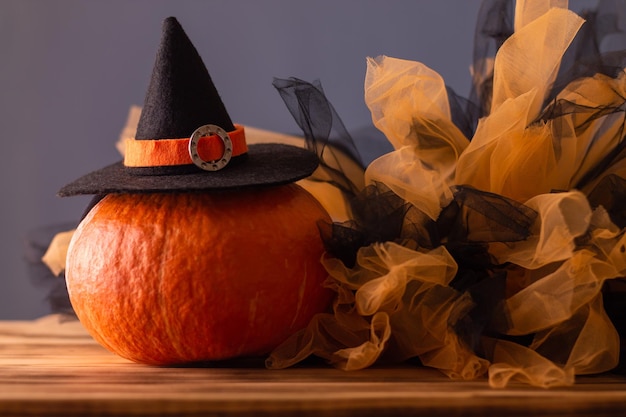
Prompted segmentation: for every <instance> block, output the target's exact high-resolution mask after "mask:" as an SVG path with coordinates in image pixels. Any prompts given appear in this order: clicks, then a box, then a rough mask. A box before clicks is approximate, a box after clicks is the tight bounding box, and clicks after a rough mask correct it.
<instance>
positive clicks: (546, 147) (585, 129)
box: [267, 0, 626, 388]
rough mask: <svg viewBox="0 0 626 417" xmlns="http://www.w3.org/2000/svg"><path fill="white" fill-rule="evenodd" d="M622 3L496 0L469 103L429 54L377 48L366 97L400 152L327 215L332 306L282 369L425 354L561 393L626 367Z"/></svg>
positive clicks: (455, 368)
mask: <svg viewBox="0 0 626 417" xmlns="http://www.w3.org/2000/svg"><path fill="white" fill-rule="evenodd" d="M623 6H624V3H623V2H622V3H619V2H617V1H613V2H610V1H602V2H600V4H599V6H598V8H597V9H596V10H593V11H587V12H584V13H582V14H581V16H578V15H577V14H575V13H573V12H572V11H569V10H568V9H567V7H568V4H567V1H563V0H555V1H551V2H544V1H536V0H526V1H517V2H516V3H515V5H514V6H513V2H510V1H503V0H490V1H486V2H485V3H484V5H483V7H482V8H481V12H480V16H479V27H478V29H477V32H476V38H475V40H476V45H475V47H476V49H475V51H474V52H475V55H474V63H473V65H472V77H473V80H474V85H473V90H472V92H471V95H470V99H469V100H464V99H462V98H460V97H459V96H458V95H456V94H455V93H454V92H452V91H451V90H450V89H449V88H448V87H447V86H446V85H445V83H444V80H443V79H442V78H441V77H440V76H439V75H438V74H437V73H436V72H435V71H433V70H432V69H430V68H428V67H427V66H426V65H424V64H422V63H419V62H411V61H406V60H400V59H395V58H389V57H385V56H382V57H378V58H370V59H368V60H367V74H366V76H365V100H366V104H367V105H368V107H369V109H370V111H371V113H372V120H373V123H374V125H375V126H376V127H378V128H379V129H380V130H381V131H382V132H383V133H384V134H385V135H386V137H387V138H388V140H389V142H390V143H391V144H392V145H393V149H394V150H393V151H392V152H390V153H389V154H386V155H383V156H382V157H380V158H379V159H377V160H375V161H373V162H372V163H371V164H370V165H369V166H368V167H367V169H366V171H365V174H364V178H365V186H364V187H363V188H362V189H359V191H358V192H356V193H353V195H352V196H351V198H350V207H351V213H350V215H351V217H350V219H349V220H348V221H346V222H342V223H334V224H329V225H323V226H322V227H321V230H322V233H323V237H324V239H325V242H326V245H327V250H328V253H327V255H326V257H325V258H324V259H323V264H324V266H325V268H326V270H327V271H328V273H329V279H328V282H327V285H328V286H329V287H330V288H332V289H333V290H334V291H335V292H336V294H337V296H336V298H335V303H334V306H333V311H332V312H329V313H326V314H322V315H319V316H317V317H316V318H314V319H313V321H312V322H311V324H310V325H309V326H308V327H307V328H306V329H304V330H302V331H301V332H299V333H297V334H295V335H293V337H291V338H290V339H289V340H287V341H286V342H285V343H283V344H282V345H281V346H280V347H279V348H277V349H276V350H275V351H274V352H273V353H272V354H271V356H270V358H269V359H268V361H267V365H268V366H269V367H271V368H284V367H288V366H292V365H294V364H296V363H298V362H300V361H302V360H303V359H305V358H307V357H309V356H311V355H315V356H318V357H321V358H324V359H325V360H327V361H328V362H329V363H331V364H333V365H335V366H337V367H339V368H341V369H346V370H355V369H362V368H365V367H368V366H371V365H372V364H374V363H389V362H396V363H397V362H403V361H406V360H407V359H414V358H417V359H419V362H420V363H421V364H422V365H424V366H430V367H433V368H436V369H439V370H441V371H442V372H444V373H445V374H447V375H449V376H450V377H451V378H461V379H473V378H478V377H483V376H486V377H488V378H489V383H490V384H491V386H493V387H504V386H506V385H507V384H509V383H511V382H512V381H518V382H523V383H527V384H531V385H535V386H540V387H546V388H547V387H554V386H563V385H571V384H573V383H574V381H575V376H576V375H581V374H590V373H599V372H605V371H609V370H612V369H615V368H616V367H617V366H618V363H619V360H620V333H618V329H622V330H623V329H626V326H625V325H624V316H625V315H624V313H622V312H621V311H620V309H619V307H615V306H619V305H620V302H621V305H622V306H623V305H624V303H625V302H626V292H624V290H623V288H624V285H623V283H624V281H625V279H626V223H625V220H626V214H625V213H626V212H625V210H626V204H625V203H624V202H625V201H626V136H625V132H626V131H625V126H626V116H625V114H626V104H625V103H626V52H625V51H624V50H623V49H624V48H623V47H624V44H621V47H622V49H621V50H611V51H609V52H600V49H599V46H598V45H600V44H601V43H602V41H603V40H605V39H607V38H608V37H610V36H611V35H615V34H616V33H619V28H620V27H622V26H620V24H619V23H617V21H618V20H619V13H618V12H619V10H620V7H622V10H623ZM601 22H603V23H602V24H601ZM607 22H608V23H607ZM287 104H288V106H289V103H287ZM301 108H302V107H300V109H301ZM292 113H293V110H292ZM317 117H320V115H319V114H316V113H309V114H307V115H306V117H303V119H306V120H315V119H316V118H317ZM322 117H325V118H326V120H327V121H328V120H329V118H328V116H322ZM333 117H335V116H333ZM348 177H349V176H348ZM351 182H352V183H353V184H357V183H358V181H351ZM356 188H359V187H356ZM619 288H622V289H621V290H620V289H619ZM607 300H608V301H607ZM621 337H622V340H623V339H624V338H626V334H622V335H621ZM622 353H623V349H622Z"/></svg>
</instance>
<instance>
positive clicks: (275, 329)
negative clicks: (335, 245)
mask: <svg viewBox="0 0 626 417" xmlns="http://www.w3.org/2000/svg"><path fill="white" fill-rule="evenodd" d="M320 220H323V221H330V219H329V217H328V214H327V213H326V211H325V210H324V209H323V208H322V206H321V205H320V204H319V203H318V201H317V200H316V199H315V198H313V197H312V196H311V195H310V194H309V193H308V192H307V191H305V190H304V189H303V188H301V187H300V186H298V185H296V184H288V185H282V186H276V187H267V188H261V189H254V190H246V191H231V192H211V193H171V194H159V193H156V194H110V195H107V196H106V197H105V198H104V199H103V200H101V201H100V202H99V203H98V204H97V205H96V206H95V207H94V208H93V209H92V210H91V211H90V212H89V214H88V215H87V216H86V217H85V218H84V219H83V221H82V222H81V224H80V225H79V226H78V228H77V230H76V232H75V234H74V236H73V238H72V241H71V243H70V246H69V249H68V255H67V270H66V280H67V287H68V292H69V295H70V300H71V302H72V306H73V308H74V310H75V312H76V314H77V315H78V317H79V319H80V321H81V322H82V323H83V325H84V326H85V327H86V329H87V330H88V331H89V332H90V333H91V335H92V336H93V337H94V338H95V339H96V340H97V341H99V342H100V343H101V344H102V345H103V346H105V347H106V348H108V349H109V350H111V351H112V352H114V353H117V354H118V355H120V356H122V357H125V358H128V359H130V360H132V361H135V362H140V363H147V364H176V363H189V362H196V361H213V360H222V359H228V358H236V357H245V356H257V355H264V354H267V353H269V352H270V351H271V350H272V349H273V348H274V347H276V346H277V345H278V344H280V343H281V342H282V341H284V340H285V339H286V338H287V337H288V336H289V335H291V334H292V333H294V332H296V331H297V330H300V329H301V328H303V327H305V326H306V325H307V324H308V322H309V320H310V319H311V318H312V316H313V315H314V314H316V313H319V312H322V311H325V310H326V309H327V307H328V306H329V303H330V300H331V297H332V294H331V292H330V291H329V290H328V289H326V288H324V287H323V282H324V280H325V279H326V276H327V274H326V272H325V270H324V269H323V267H322V265H321V263H320V258H321V256H322V253H323V250H324V249H323V245H322V242H321V239H320V236H319V231H318V228H317V222H318V221H320Z"/></svg>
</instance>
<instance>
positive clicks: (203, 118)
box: [136, 17, 235, 139]
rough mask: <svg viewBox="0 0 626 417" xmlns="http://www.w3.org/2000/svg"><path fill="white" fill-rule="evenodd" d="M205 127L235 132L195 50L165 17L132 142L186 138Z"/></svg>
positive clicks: (177, 28)
mask: <svg viewBox="0 0 626 417" xmlns="http://www.w3.org/2000/svg"><path fill="white" fill-rule="evenodd" d="M206 124H214V125H217V126H220V127H221V128H222V129H224V130H225V131H227V132H230V131H233V130H234V129H235V127H234V126H233V122H232V121H231V119H230V116H229V115H228V112H227V111H226V108H225V107H224V103H223V102H222V100H221V98H220V97H219V94H218V92H217V89H216V88H215V85H213V81H212V80H211V76H210V75H209V72H208V71H207V68H206V66H205V65H204V63H203V62H202V58H200V55H198V51H197V50H196V48H195V47H194V46H193V44H192V43H191V41H190V40H189V38H188V37H187V34H186V33H185V31H184V30H183V28H182V27H181V26H180V23H178V21H177V20H176V18H174V17H169V18H167V19H165V21H164V22H163V35H162V37H161V45H160V47H159V50H158V52H157V56H156V61H155V63H154V69H153V70H152V78H151V79H150V84H149V86H148V91H147V92H146V98H145V102H144V106H143V110H142V112H141V118H140V119H139V125H138V126H137V135H136V139H169V138H184V137H189V136H190V135H191V134H192V133H193V131H194V130H196V129H197V128H198V127H199V126H202V125H206Z"/></svg>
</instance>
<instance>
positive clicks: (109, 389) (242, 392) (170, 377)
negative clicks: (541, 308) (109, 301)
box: [0, 316, 626, 417]
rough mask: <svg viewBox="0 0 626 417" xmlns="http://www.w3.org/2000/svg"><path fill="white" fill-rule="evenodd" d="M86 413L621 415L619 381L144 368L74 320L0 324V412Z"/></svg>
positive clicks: (625, 403) (624, 399) (398, 371)
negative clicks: (546, 385) (546, 383)
mask: <svg viewBox="0 0 626 417" xmlns="http://www.w3.org/2000/svg"><path fill="white" fill-rule="evenodd" d="M96 415H97V416H109V415H124V416H136V415H137V416H146V415H167V416H201V415H207V416H212V415H215V416H231V415H254V416H284V415H297V416H303V417H304V416H386V415H391V416H402V415H424V416H523V415H532V416H557V415H559V416H561V415H562V416H586V415H590V416H626V378H624V377H621V376H616V375H600V376H589V377H579V378H578V379H577V383H576V385H574V386H573V387H569V388H559V389H549V390H545V389H538V388H532V387H528V386H523V385H513V386H511V387H509V388H507V389H501V390H496V389H492V388H489V386H488V384H487V381H486V380H478V381H471V382H466V381H451V380H449V379H448V378H447V377H445V376H443V375H441V374H440V373H439V372H438V371H435V370H432V369H426V368H422V367H418V366H413V365H406V366H403V367H397V368H372V369H367V370H363V371H357V372H343V371H339V370H335V369H333V368H330V367H326V366H314V365H310V366H302V367H297V368H292V369H286V370H280V371H270V370H267V369H265V368H263V367H262V363H261V362H260V361H252V360H251V361H247V362H234V363H226V364H224V363H222V364H219V365H214V366H204V367H154V366H145V365H139V364H134V363H131V362H129V361H126V360H124V359H122V358H119V357H117V356H115V355H113V354H111V353H109V352H107V351H106V350H104V349H103V348H101V347H100V346H99V345H98V344H97V343H95V342H94V341H93V339H91V338H90V337H89V335H87V334H86V333H85V331H84V330H83V329H82V327H81V326H80V324H79V323H78V322H76V321H69V322H62V321H60V318H59V317H58V316H48V317H45V318H42V319H40V320H36V321H32V322H24V321H22V322H19V321H13V322H0V416H2V417H5V416H6V417H8V416H96Z"/></svg>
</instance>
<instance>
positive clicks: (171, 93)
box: [58, 17, 318, 197]
mask: <svg viewBox="0 0 626 417" xmlns="http://www.w3.org/2000/svg"><path fill="white" fill-rule="evenodd" d="M317 165H318V159H317V156H316V155H315V154H314V153H312V152H310V151H308V150H305V149H303V148H298V147H295V146H289V145H284V144H277V143H264V144H251V145H247V143H246V139H245V131H244V128H243V126H239V125H234V124H233V122H232V121H231V118H230V116H229V115H228V112H227V111H226V108H225V107H224V104H223V102H222V100H221V98H220V97H219V94H218V92H217V89H216V88H215V86H214V85H213V81H212V80H211V77H210V75H209V72H208V71H207V69H206V67H205V65H204V63H203V62H202V58H200V55H199V54H198V52H197V51H196V48H195V47H194V46H193V44H192V43H191V41H190V40H189V38H188V37H187V35H186V34H185V32H184V30H183V28H182V27H181V26H180V24H179V23H178V21H177V20H176V19H175V18H173V17H169V18H167V19H165V21H164V23H163V35H162V39H161V45H160V48H159V51H158V53H157V57H156V62H155V65H154V69H153V72H152V78H151V80H150V85H149V87H148V91H147V94H146V98H145V103H144V106H143V110H142V113H141V117H140V119H139V124H138V126H137V133H136V136H135V139H134V140H128V141H126V152H125V155H124V160H123V161H120V162H118V163H115V164H113V165H109V166H107V167H105V168H102V169H100V170H98V171H94V172H91V173H89V174H87V175H85V176H83V177H81V178H79V179H77V180H76V181H74V182H72V183H70V184H68V185H66V186H64V187H63V188H61V190H60V191H59V193H58V194H59V195H60V196H62V197H65V196H71V195H78V194H108V193H150V192H181V191H202V190H223V189H233V188H243V187H255V186H264V185H280V184H286V183H289V182H293V181H297V180H299V179H302V178H305V177H307V176H309V175H311V174H312V173H313V171H314V170H315V169H316V168H317Z"/></svg>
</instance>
